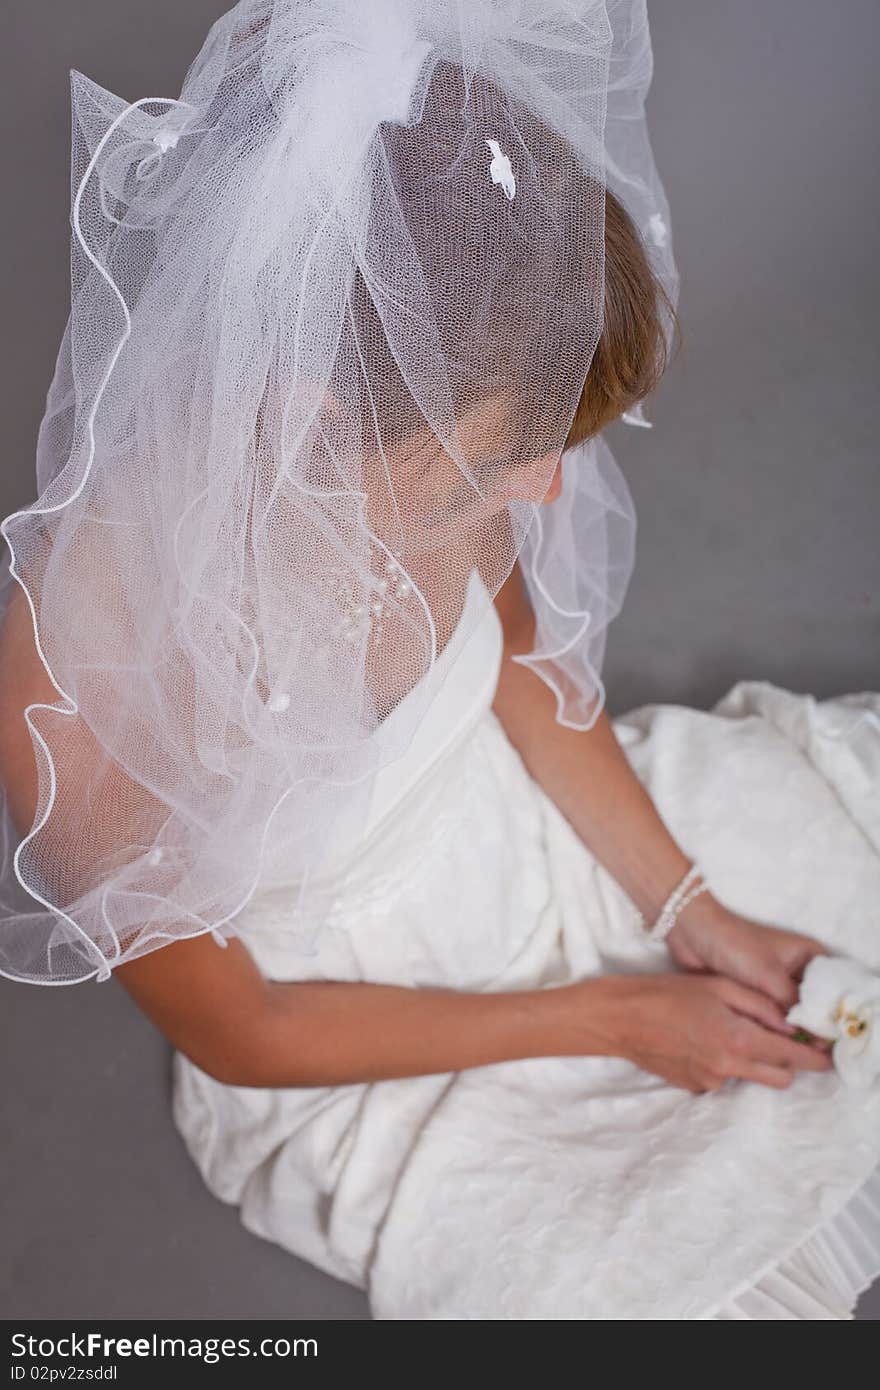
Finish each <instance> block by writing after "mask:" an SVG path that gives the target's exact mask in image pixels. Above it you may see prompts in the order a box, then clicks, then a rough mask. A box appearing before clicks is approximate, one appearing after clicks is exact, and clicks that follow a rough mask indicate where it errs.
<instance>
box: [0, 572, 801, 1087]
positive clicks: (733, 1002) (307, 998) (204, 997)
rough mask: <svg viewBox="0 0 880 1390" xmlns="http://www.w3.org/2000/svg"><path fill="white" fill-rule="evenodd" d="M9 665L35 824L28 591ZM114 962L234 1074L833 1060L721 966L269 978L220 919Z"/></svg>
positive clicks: (211, 1059) (702, 1083)
mask: <svg viewBox="0 0 880 1390" xmlns="http://www.w3.org/2000/svg"><path fill="white" fill-rule="evenodd" d="M0 671H2V673H3V679H2V682H0V780H2V782H3V783H4V785H5V787H6V791H7V794H8V800H9V806H10V810H11V813H12V816H13V820H14V821H15V823H16V826H17V829H18V831H19V833H20V834H22V835H24V834H25V833H26V832H27V830H28V829H29V828H30V826H31V825H32V823H33V819H34V813H35V809H36V789H37V783H36V778H35V775H34V765H33V764H34V760H33V748H32V745H31V741H30V736H29V734H28V732H27V728H26V726H25V722H24V718H23V714H22V711H23V708H24V706H25V705H26V704H28V703H30V702H32V701H41V700H43V701H46V702H47V703H52V702H53V700H54V698H55V694H56V692H55V690H54V687H52V685H51V683H50V682H49V681H48V678H47V677H46V674H45V671H44V669H43V667H42V664H41V663H40V661H39V659H38V658H37V656H36V653H35V651H34V648H33V640H32V633H31V627H30V615H29V613H28V611H27V609H26V606H25V604H24V601H23V595H21V593H20V591H19V592H17V593H16V594H13V595H12V596H11V599H10V606H9V608H8V610H7V614H6V621H5V623H4V624H3V627H2V630H0ZM87 748H88V745H87V744H86V743H84V744H83V756H86V755H87V754H86V749H87ZM99 829H100V827H99ZM108 833H109V831H108ZM114 974H115V975H116V976H117V978H118V979H119V980H120V982H121V983H122V985H123V986H124V987H125V988H126V989H127V990H128V992H129V993H130V994H131V996H132V997H133V999H134V1000H135V1002H136V1003H137V1004H138V1005H139V1007H140V1008H141V1009H142V1010H143V1012H144V1013H145V1014H146V1015H147V1016H148V1017H149V1018H150V1019H151V1020H152V1022H153V1023H154V1024H155V1025H156V1027H157V1028H159V1029H160V1031H161V1032H162V1033H163V1034H164V1035H165V1037H166V1038H167V1039H168V1040H169V1041H170V1042H171V1044H172V1045H173V1046H175V1047H177V1048H179V1049H180V1051H181V1052H183V1053H184V1054H185V1055H186V1056H188V1057H189V1058H190V1059H191V1060H192V1061H193V1062H195V1064H196V1065H197V1066H199V1067H201V1068H202V1070H203V1071H205V1072H207V1073H208V1074H209V1075H211V1076H213V1077H215V1078H216V1079H217V1080H218V1081H221V1082H224V1083H226V1084H228V1085H238V1086H272V1087H275V1086H326V1085H344V1084H347V1083H352V1082H365V1081H378V1080H382V1079H385V1078H393V1077H406V1076H416V1075H425V1074H430V1073H435V1072H440V1073H443V1072H454V1071H461V1070H464V1069H465V1068H468V1067H475V1066H482V1065H486V1064H489V1063H493V1062H502V1061H507V1060H513V1059H519V1058H526V1057H543V1056H613V1057H627V1058H630V1059H631V1060H632V1061H634V1062H635V1063H636V1064H637V1065H640V1066H644V1067H646V1068H647V1069H649V1070H651V1071H654V1072H655V1073H656V1074H658V1075H660V1076H663V1077H665V1078H666V1079H667V1080H669V1081H671V1082H672V1083H673V1084H675V1085H680V1086H685V1087H687V1088H688V1089H691V1090H705V1089H714V1088H715V1087H716V1086H717V1085H720V1084H722V1081H723V1080H724V1079H726V1078H728V1077H734V1076H736V1077H741V1078H744V1079H752V1080H754V1081H759V1082H762V1083H764V1084H766V1085H771V1086H784V1085H787V1084H788V1082H789V1081H790V1080H791V1070H790V1068H791V1067H794V1066H798V1065H801V1066H809V1067H813V1068H815V1067H817V1066H820V1065H823V1063H822V1062H821V1061H820V1060H817V1059H815V1057H814V1055H813V1054H811V1053H810V1051H809V1049H808V1048H806V1047H805V1046H804V1045H803V1044H800V1043H795V1042H793V1041H792V1040H791V1039H790V1038H782V1037H779V1036H778V1034H777V1033H775V1032H772V1031H770V1030H771V1029H772V1028H774V1027H777V1026H778V1025H779V1017H778V1015H776V1014H774V1013H773V1011H772V1008H771V1005H770V1001H769V1000H764V999H762V997H761V996H759V995H758V994H756V993H754V991H751V990H748V989H745V988H743V987H742V986H734V985H732V984H731V983H730V982H729V981H722V980H718V979H715V978H708V977H706V978H703V977H700V978H697V977H687V978H686V977H683V976H680V975H679V976H676V975H674V974H660V975H658V974H653V973H652V974H650V975H647V976H640V975H608V976H598V977H594V978H588V979H586V980H579V981H576V982H574V983H573V984H568V985H559V986H554V987H551V988H540V989H532V990H516V991H510V992H506V993H501V992H498V993H494V992H489V993H483V992H478V991H474V992H469V991H458V990H451V989H441V988H431V989H428V988H420V989H413V988H407V987H405V986H398V985H383V984H372V983H359V982H355V983H350V982H348V981H335V980H331V981H322V980H308V981H290V982H284V981H273V980H268V979H266V978H265V977H264V976H263V975H262V973H261V972H260V970H259V969H258V967H257V965H256V962H255V961H254V959H253V957H252V956H251V955H250V953H249V952H248V950H247V948H246V947H245V946H244V944H243V943H242V942H241V941H239V940H237V939H235V938H233V939H232V940H230V941H229V942H228V944H227V945H226V947H225V948H223V947H221V946H219V945H218V944H217V943H216V942H215V941H214V939H213V938H212V937H211V936H210V935H208V934H207V933H205V934H203V935H200V936H197V937H191V938H186V939H183V940H180V941H176V942H173V943H171V944H169V945H166V946H161V947H159V948H157V949H156V950H154V951H150V952H148V953H147V954H146V955H143V956H141V957H139V958H138V959H136V960H132V961H129V962H127V963H126V964H124V965H119V966H117V967H116V969H115V971H114ZM761 1024H764V1025H766V1026H763V1027H762V1026H761Z"/></svg>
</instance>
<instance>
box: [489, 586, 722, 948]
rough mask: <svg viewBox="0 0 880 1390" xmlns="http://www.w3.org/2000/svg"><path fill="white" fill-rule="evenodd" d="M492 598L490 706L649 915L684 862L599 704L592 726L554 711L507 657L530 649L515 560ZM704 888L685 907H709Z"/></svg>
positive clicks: (530, 615)
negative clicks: (494, 650)
mask: <svg viewBox="0 0 880 1390" xmlns="http://www.w3.org/2000/svg"><path fill="white" fill-rule="evenodd" d="M495 606H496V609H497V610H498V615H499V617H500V619H501V623H502V627H503V629H504V656H503V659H502V662H501V670H500V673H499V678H498V687H497V690H496V693H495V699H494V702H493V709H494V710H495V713H496V714H497V716H498V718H499V719H500V721H501V723H502V724H503V725H504V728H505V731H506V733H507V735H508V737H509V739H510V741H511V743H512V744H513V745H514V747H515V748H516V749H517V751H518V753H519V755H520V757H521V758H522V760H523V762H524V763H525V765H526V767H527V768H528V770H529V772H530V773H531V775H532V776H533V777H534V778H535V781H537V782H539V783H540V784H541V786H542V787H543V788H544V790H545V791H546V793H547V795H548V796H549V797H550V799H551V800H552V801H553V802H555V804H556V805H557V806H558V807H559V809H560V811H561V812H562V814H563V815H564V816H565V818H566V820H567V821H568V822H569V823H570V825H571V826H572V827H573V829H574V830H575V831H576V832H577V834H578V835H579V836H580V838H581V839H582V840H583V841H584V844H585V845H587V847H588V848H589V849H590V851H591V853H592V854H594V855H595V857H596V858H597V859H598V860H599V862H600V863H601V864H602V865H603V866H604V868H606V869H607V870H608V872H609V873H610V874H611V875H612V876H613V877H614V878H615V879H616V880H617V882H618V883H619V884H620V886H621V887H622V888H623V890H624V892H625V893H627V895H628V896H629V897H630V898H631V899H632V901H633V902H634V903H635V904H636V906H637V907H638V908H639V910H640V911H641V912H642V914H643V915H644V917H645V918H646V920H647V921H649V922H653V921H654V919H655V918H656V916H657V914H658V912H659V911H660V908H661V907H662V906H663V904H664V902H665V901H666V899H667V897H668V896H669V894H670V893H671V892H672V890H673V888H675V887H676V886H677V885H678V883H680V881H681V879H682V878H683V877H684V875H685V874H686V873H687V871H688V869H689V868H690V865H691V860H690V859H689V858H688V857H687V855H686V854H685V853H684V851H683V850H682V849H681V847H680V846H679V845H678V844H677V843H676V841H675V840H674V839H673V837H672V835H671V834H670V832H669V830H668V829H667V827H666V826H665V824H664V823H663V821H662V820H661V818H660V816H659V814H658V812H657V809H656V807H655V806H654V803H653V801H652V800H651V797H650V795H649V794H648V792H647V790H646V789H645V787H644V786H643V785H642V783H641V782H640V781H639V779H638V777H637V776H636V774H635V773H634V772H633V770H632V767H631V765H630V763H629V761H628V759H627V757H626V754H625V753H624V751H623V749H622V748H621V746H620V743H619V742H618V739H617V736H616V734H615V732H614V728H613V726H612V724H611V720H610V719H609V718H608V715H607V713H606V712H605V710H603V711H602V712H601V714H600V715H599V717H598V719H597V721H596V723H595V724H594V725H593V727H592V728H591V729H589V730H586V731H583V730H576V729H568V728H566V727H564V726H563V725H562V724H559V723H558V722H557V719H556V696H555V695H554V694H553V691H552V690H551V689H550V688H549V686H547V685H546V684H545V683H544V681H542V680H540V679H539V678H538V677H537V676H536V675H535V673H534V672H533V671H530V670H529V668H528V667H527V666H523V665H521V664H519V663H517V662H515V661H513V660H512V659H511V658H512V657H513V656H516V655H520V654H522V653H525V652H529V651H531V650H532V646H533V644H534V630H535V616H534V612H533V611H532V607H531V604H530V602H529V598H528V592H527V590H526V586H525V581H524V579H523V576H522V573H521V570H520V567H519V564H518V563H517V564H516V565H515V566H514V569H513V571H512V573H511V575H510V578H509V579H508V580H507V582H506V583H505V584H504V585H503V586H502V588H501V590H500V591H499V593H498V595H497V597H496V600H495ZM711 901H712V899H711V894H709V893H708V890H707V892H706V893H702V894H700V896H699V897H698V898H696V899H695V900H694V902H693V903H692V904H689V905H688V907H687V908H685V909H684V910H683V911H682V913H681V920H682V921H684V919H685V916H686V914H687V913H688V912H690V910H691V908H693V909H694V911H695V912H699V913H700V915H701V916H705V915H706V911H707V906H709V905H710V904H711Z"/></svg>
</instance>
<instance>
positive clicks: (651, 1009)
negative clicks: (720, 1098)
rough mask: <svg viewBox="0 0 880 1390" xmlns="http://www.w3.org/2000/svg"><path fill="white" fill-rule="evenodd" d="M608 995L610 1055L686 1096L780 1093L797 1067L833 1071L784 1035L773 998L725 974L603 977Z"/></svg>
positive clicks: (827, 1060)
mask: <svg viewBox="0 0 880 1390" xmlns="http://www.w3.org/2000/svg"><path fill="white" fill-rule="evenodd" d="M572 988H573V989H574V990H575V991H576V990H577V988H578V986H576V985H575V986H573V987H572ZM606 989H607V990H609V991H611V995H610V997H609V1000H608V1006H609V1013H608V1015H606V1017H607V1018H608V1019H609V1024H607V1025H606V1026H610V1028H611V1029H612V1031H613V1033H614V1039H613V1044H612V1046H610V1047H609V1049H608V1050H609V1052H610V1053H611V1054H612V1055H614V1056H618V1057H626V1058H627V1059H628V1060H629V1061H631V1062H634V1063H635V1065H636V1066H639V1067H642V1068H643V1069H644V1070H645V1071H650V1072H653V1073H654V1074H655V1075H657V1076H662V1077H663V1079H664V1080H665V1081H669V1082H670V1083H671V1084H672V1085H674V1086H683V1087H684V1088H685V1089H686V1090H688V1091H692V1092H694V1093H697V1094H698V1093H700V1092H703V1091H717V1090H718V1089H719V1088H720V1087H721V1086H723V1085H724V1083H725V1082H726V1081H733V1080H742V1081H756V1082H758V1083H760V1084H761V1085H764V1086H772V1087H775V1088H777V1089H785V1088H786V1087H787V1086H789V1085H790V1084H791V1081H792V1080H793V1077H794V1073H795V1070H796V1069H798V1068H803V1069H804V1070H806V1071H830V1070H831V1069H832V1068H833V1062H832V1060H831V1057H830V1056H829V1055H828V1053H827V1052H824V1051H820V1050H819V1049H818V1048H815V1047H813V1046H811V1045H810V1044H808V1043H801V1042H795V1041H794V1040H793V1039H792V1038H791V1037H788V1036H784V1034H783V1029H784V1027H785V1024H784V1020H783V1017H782V1012H781V1010H780V1008H779V1006H778V1005H777V1004H775V1003H774V1002H773V1000H772V999H770V998H768V997H767V995H766V994H763V993H761V992H759V991H758V990H754V989H750V988H748V987H747V986H746V985H742V984H739V983H737V982H736V981H734V980H730V979H725V978H724V977H723V976H718V975H692V974H682V973H678V972H672V971H670V972H668V973H665V972H664V973H658V974H652V975H629V976H627V975H623V976H616V977H607V981H606ZM593 1020H595V1013H594V1014H593Z"/></svg>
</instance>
